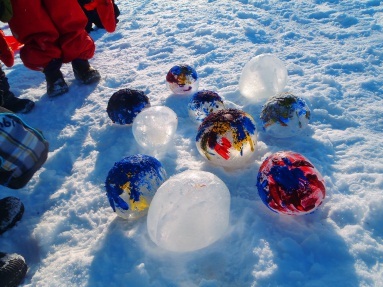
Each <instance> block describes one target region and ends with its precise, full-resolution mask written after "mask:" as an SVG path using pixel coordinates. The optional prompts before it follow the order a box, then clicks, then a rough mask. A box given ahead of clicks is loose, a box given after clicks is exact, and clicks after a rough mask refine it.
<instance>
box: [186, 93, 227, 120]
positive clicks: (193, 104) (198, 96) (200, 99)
mask: <svg viewBox="0 0 383 287" xmlns="http://www.w3.org/2000/svg"><path fill="white" fill-rule="evenodd" d="M224 108H225V105H224V103H223V100H222V98H221V97H220V96H219V95H218V94H217V93H216V92H213V91H207V90H202V91H199V92H197V93H195V94H193V95H192V97H191V98H190V100H189V103H188V113H189V117H190V118H191V119H192V120H193V121H194V122H197V123H199V124H200V123H201V122H202V121H203V120H204V119H205V118H206V117H207V116H208V115H209V114H210V113H212V112H215V111H218V110H223V109H224Z"/></svg>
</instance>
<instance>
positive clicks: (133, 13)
mask: <svg viewBox="0 0 383 287" xmlns="http://www.w3.org/2000/svg"><path fill="white" fill-rule="evenodd" d="M117 4H118V5H119V8H120V10H121V16H120V22H119V24H118V27H117V30H116V32H114V33H112V34H109V33H106V32H105V31H104V30H97V31H94V32H92V33H91V36H92V37H93V38H94V40H95V42H96V47H97V49H96V54H95V56H94V58H93V59H92V60H91V63H92V65H93V66H94V67H96V68H97V69H98V70H99V71H100V72H101V74H102V76H103V78H102V81H101V82H100V83H99V84H98V85H94V86H90V87H89V86H81V85H79V84H78V83H77V82H76V81H75V80H74V78H73V72H72V71H71V67H70V65H64V66H63V68H62V71H63V73H64V76H65V78H66V79H67V82H68V84H69V88H70V91H69V93H68V94H65V95H63V96H60V97H58V98H54V99H51V98H48V97H47V96H46V92H45V89H46V86H45V80H44V76H43V74H42V73H38V72H35V71H31V70H28V69H26V68H25V67H24V66H23V64H22V62H21V61H20V58H19V56H18V55H16V62H15V66H14V67H13V68H11V69H5V71H6V74H7V76H8V78H9V81H10V84H11V87H12V90H13V92H14V93H15V94H16V95H19V96H20V97H26V98H29V99H33V100H35V101H36V107H35V109H34V110H33V111H32V112H31V113H30V114H28V115H25V116H23V118H24V119H25V120H26V121H27V122H28V123H29V124H30V125H32V126H35V127H38V128H39V129H41V130H42V131H43V133H44V135H45V136H46V138H47V139H48V141H49V142H50V153H49V158H48V160H47V162H46V163H45V165H44V166H43V168H42V169H41V170H40V171H39V172H38V173H37V174H36V175H35V176H34V177H33V178H32V180H31V181H30V183H29V184H28V185H27V186H26V187H25V188H23V189H21V190H17V191H15V190H10V189H7V188H4V187H0V193H1V196H2V197H5V196H8V195H14V196H18V197H20V198H21V200H22V201H23V203H24V205H25V208H26V211H25V214H24V217H23V219H22V220H21V222H20V223H19V224H18V225H17V226H16V227H15V228H13V229H12V230H10V231H8V232H6V233H4V234H3V235H2V236H0V246H1V247H0V249H1V251H5V252H15V253H19V254H21V255H23V256H24V257H25V259H26V261H27V263H28V265H29V271H28V273H27V277H26V279H25V281H24V286H92V287H93V286H186V287H189V286H204V287H211V286H310V287H312V286H321V287H322V286H383V224H382V222H383V211H382V210H383V209H382V206H383V194H382V189H383V162H382V159H381V157H382V154H383V136H382V134H383V132H382V131H383V117H382V114H383V85H382V83H383V67H382V60H383V35H382V29H383V5H381V1H377V0H368V1H366V0H360V1H354V0H343V1H338V0H328V1H325V0H309V1H289V0H280V1H276V0H271V1H264V0H259V1H256V0H231V1H224V0H196V1H185V0H178V1H149V0H143V1H132V0H125V1H122V0H117ZM2 28H3V29H4V31H5V32H6V34H9V33H10V32H9V30H8V29H7V26H6V25H4V24H3V25H2ZM263 53H271V54H274V55H275V56H277V57H278V58H279V59H281V60H282V61H283V62H284V63H285V65H286V67H287V69H288V75H289V78H288V83H287V86H286V91H290V92H292V93H294V94H295V95H297V96H300V97H302V98H304V99H305V100H306V101H307V102H308V104H309V106H310V108H311V112H312V117H311V122H310V125H309V127H308V128H307V129H306V130H305V131H304V134H303V136H302V137H299V138H290V139H274V138H271V137H268V136H267V135H266V134H265V133H264V132H263V131H262V129H261V126H260V120H259V114H260V111H261V108H262V103H258V104H252V103H249V102H247V101H246V99H245V98H244V97H242V96H241V94H240V93H239V89H238V81H239V77H240V75H241V71H242V69H243V67H244V65H245V64H246V63H247V62H248V61H249V60H250V59H251V58H253V57H254V56H256V55H259V54H263ZM179 63H187V64H189V65H191V66H193V67H194V68H195V69H196V70H197V72H198V74H199V76H200V89H210V90H214V91H216V92H217V93H219V94H220V95H221V96H222V97H223V98H224V99H225V103H226V104H227V105H228V106H230V107H236V108H240V109H243V110H244V111H246V112H248V113H250V114H251V115H252V116H253V117H254V119H255V120H256V123H257V129H258V146H257V151H256V153H257V155H256V160H255V161H254V163H252V164H251V165H250V166H249V167H246V168H244V169H239V170H236V171H233V172H227V171H225V170H224V169H223V168H220V167H214V166H212V165H210V164H209V163H207V162H206V161H205V160H204V159H203V158H202V157H201V156H200V154H199V153H198V151H197V149H196V146H195V135H196V130H197V126H196V125H195V124H194V123H193V122H192V121H191V120H190V118H189V117H188V113H187V108H186V107H187V102H188V98H187V97H181V96H175V95H172V93H171V92H170V91H169V90H168V88H167V87H166V82H165V76H166V73H167V72H168V70H169V69H170V68H171V67H172V66H174V65H176V64H179ZM122 88H133V89H139V90H142V91H144V92H145V93H146V94H147V95H148V97H149V98H150V102H151V104H152V106H154V105H165V106H167V107H169V108H171V109H173V110H174V111H175V112H176V113H177V115H178V120H179V122H178V129H177V133H176V136H175V140H174V146H173V147H172V148H170V149H169V150H168V152H167V154H165V155H163V156H162V157H161V158H158V159H159V160H160V161H161V162H162V164H163V166H164V168H165V169H166V171H167V173H168V175H169V176H171V175H174V174H177V173H179V172H182V171H185V170H188V169H197V170H203V171H209V172H212V173H214V174H215V175H217V176H218V177H219V178H220V179H222V180H223V181H224V182H225V184H226V185H227V186H228V188H229V190H230V193H231V214H230V226H229V229H228V231H227V233H226V234H225V236H223V237H222V238H221V239H220V240H219V241H217V242H216V243H214V244H212V245H210V246H208V247H207V248H204V249H201V250H198V251H195V252H190V253H172V252H168V251H165V250H163V249H161V248H159V247H157V246H156V245H155V244H154V243H153V242H152V241H151V240H150V238H149V236H148V233H147V229H146V218H145V217H144V218H141V219H139V220H137V221H135V222H127V221H124V220H122V219H120V218H117V217H116V215H115V214H114V213H113V212H112V209H111V207H110V206H109V203H108V201H107V197H106V195H105V189H104V181H105V178H106V176H107V173H108V171H109V169H110V168H111V167H112V166H113V164H114V162H116V161H119V160H120V159H122V158H123V157H125V156H127V155H132V154H137V153H140V152H141V151H142V150H141V149H140V147H139V146H138V145H137V144H136V142H135V140H134V138H133V135H132V130H131V127H127V126H120V125H116V124H113V123H112V122H111V120H110V119H109V118H108V115H107V113H106V106H107V103H108V100H109V98H110V96H111V95H112V94H113V93H114V92H116V91H118V90H119V89H122ZM281 150H293V151H295V152H299V153H301V154H303V155H304V156H305V157H307V158H308V159H309V160H310V161H311V162H312V163H313V164H314V165H315V166H316V168H317V169H318V170H319V171H320V172H321V174H322V175H323V177H324V178H325V181H326V186H327V196H326V198H325V201H324V203H323V204H322V205H321V206H320V208H319V209H318V210H317V211H315V212H314V213H312V214H309V215H305V216H295V217H293V216H282V215H279V214H276V213H273V212H271V211H270V210H269V209H268V208H267V207H266V206H265V205H264V204H263V203H262V201H261V199H260V198H259V196H258V192H257V189H256V186H255V184H256V175H257V172H258V168H259V166H260V164H261V163H262V161H263V160H264V159H265V157H266V156H268V155H270V154H271V153H273V152H276V151H281ZM202 219H203V214H201V220H202Z"/></svg>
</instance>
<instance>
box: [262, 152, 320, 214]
mask: <svg viewBox="0 0 383 287" xmlns="http://www.w3.org/2000/svg"><path fill="white" fill-rule="evenodd" d="M257 188H258V194H259V196H260V197H261V199H262V201H263V203H264V204H265V205H266V206H267V207H268V208H270V209H271V210H272V211H275V212H277V213H280V214H287V215H303V214H307V213H311V212H313V211H314V210H315V209H317V208H318V206H319V205H321V204H322V202H323V199H324V198H325V195H326V187H325V183H324V180H323V178H322V175H321V174H320V173H319V171H318V170H317V169H316V168H315V167H314V165H313V164H312V163H311V162H310V161H309V160H308V159H307V158H305V157H304V156H303V155H301V154H299V153H296V152H292V151H281V152H277V153H274V154H272V155H270V156H269V157H267V158H266V159H265V160H264V162H263V163H262V165H261V166H260V168H259V172H258V176H257Z"/></svg>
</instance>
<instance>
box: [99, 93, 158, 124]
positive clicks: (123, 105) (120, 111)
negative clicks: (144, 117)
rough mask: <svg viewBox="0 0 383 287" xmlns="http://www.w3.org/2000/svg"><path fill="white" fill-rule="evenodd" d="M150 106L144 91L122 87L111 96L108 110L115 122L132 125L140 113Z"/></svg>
mask: <svg viewBox="0 0 383 287" xmlns="http://www.w3.org/2000/svg"><path fill="white" fill-rule="evenodd" d="M149 106H150V103H149V98H148V97H147V96H146V95H145V94H144V92H142V91H138V90H133V89H121V90H119V91H117V92H115V93H114V94H113V95H112V96H111V97H110V99H109V102H108V106H107V109H106V111H107V113H108V116H109V118H110V119H111V120H112V121H113V122H114V123H118V124H120V125H131V124H132V123H133V120H134V118H135V117H136V116H137V115H138V113H140V112H141V111H142V110H143V109H144V108H147V107H149Z"/></svg>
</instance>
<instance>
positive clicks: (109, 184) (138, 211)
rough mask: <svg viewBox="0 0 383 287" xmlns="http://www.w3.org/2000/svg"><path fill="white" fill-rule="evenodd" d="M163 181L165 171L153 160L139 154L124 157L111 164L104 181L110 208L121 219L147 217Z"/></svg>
mask: <svg viewBox="0 0 383 287" xmlns="http://www.w3.org/2000/svg"><path fill="white" fill-rule="evenodd" d="M166 179H167V175H166V171H165V169H164V168H163V167H162V164H161V163H160V162H159V161H158V160H157V159H156V158H154V157H151V156H147V155H143V154H137V155H132V156H128V157H125V158H123V159H122V160H120V161H118V162H116V163H115V164H114V166H113V167H112V169H111V170H110V171H109V173H108V176H107V178H106V181H105V188H106V195H107V196H108V199H109V203H110V206H111V207H112V208H113V211H115V212H116V213H117V215H118V216H120V217H122V218H125V219H136V218H139V217H141V216H143V215H145V214H146V213H147V211H148V208H149V205H150V202H151V201H152V198H153V196H154V194H155V192H156V191H157V189H158V187H159V186H160V185H161V184H162V183H163V182H164V181H165V180H166Z"/></svg>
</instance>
